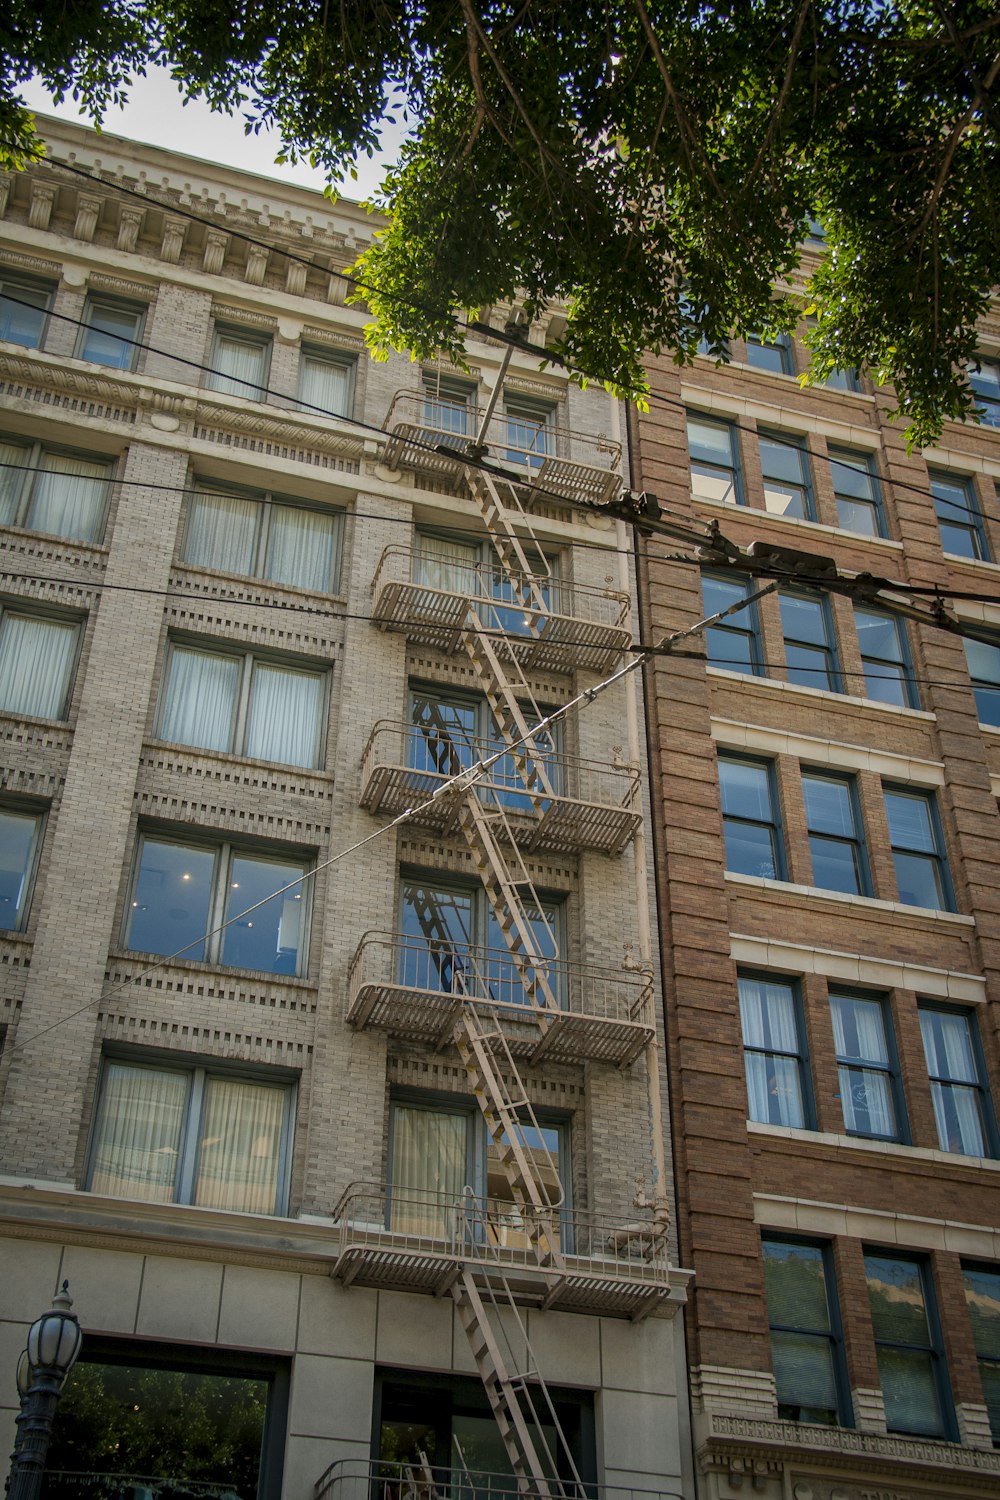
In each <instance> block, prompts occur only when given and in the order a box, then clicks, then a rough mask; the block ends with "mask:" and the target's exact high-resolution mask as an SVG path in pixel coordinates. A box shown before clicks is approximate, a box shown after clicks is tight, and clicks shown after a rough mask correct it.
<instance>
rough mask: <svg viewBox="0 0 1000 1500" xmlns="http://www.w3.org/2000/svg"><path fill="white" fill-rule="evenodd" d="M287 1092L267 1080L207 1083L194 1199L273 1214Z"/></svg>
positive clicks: (246, 1211)
mask: <svg viewBox="0 0 1000 1500" xmlns="http://www.w3.org/2000/svg"><path fill="white" fill-rule="evenodd" d="M287 1097H288V1096H287V1093H286V1091H285V1089H282V1088H272V1087H269V1086H268V1085H266V1084H260V1083H244V1082H241V1081H239V1080H236V1079H221V1078H209V1079H207V1080H206V1083H205V1105H204V1109H203V1112H202V1122H201V1142H200V1146H199V1151H198V1174H197V1180H196V1182H195V1190H194V1202H195V1203H199V1204H201V1205H203V1206H204V1207H205V1208H226V1209H229V1210H231V1211H232V1212H233V1213H241V1214H273V1213H274V1212H275V1209H276V1207H277V1195H278V1179H279V1175H280V1168H281V1135H282V1123H283V1121H284V1118H285V1104H286V1100H287Z"/></svg>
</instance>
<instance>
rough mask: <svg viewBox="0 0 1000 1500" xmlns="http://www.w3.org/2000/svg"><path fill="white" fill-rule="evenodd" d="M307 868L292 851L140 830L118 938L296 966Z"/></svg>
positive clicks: (230, 959)
mask: <svg viewBox="0 0 1000 1500" xmlns="http://www.w3.org/2000/svg"><path fill="white" fill-rule="evenodd" d="M311 868H312V866H311V863H310V862H309V861H307V860H305V859H303V858H302V857H301V856H297V855H294V854H288V855H282V854H281V853H278V852H275V851H272V850H263V849H260V848H255V847H253V846H250V847H246V846H242V845H236V846H234V845H232V844H228V843H219V844H210V843H207V842H205V843H200V842H199V843H196V842H194V841H191V840H181V839H178V838H174V837H171V836H170V835H169V834H166V833H164V834H160V833H153V832H150V833H145V834H142V835H140V838H139V846H138V850H137V853H136V860H135V869H134V871H133V875H132V881H131V885H130V894H129V899H128V907H127V910H126V913H125V923H124V935H123V941H124V945H125V947H126V948H129V949H132V950H133V951H134V952H138V953H157V954H161V955H164V956H166V957H170V958H178V959H182V960H194V961H196V962H199V961H200V962H204V963H211V964H219V965H222V966H224V967H227V968H228V967H233V968H240V969H254V970H257V971H258V972H261V973H265V974H287V975H296V974H302V973H304V972H305V969H306V963H307V944H308V925H309V909H310V901H311V896H312V881H311V880H310V879H309V878H308V877H309V873H310V870H311Z"/></svg>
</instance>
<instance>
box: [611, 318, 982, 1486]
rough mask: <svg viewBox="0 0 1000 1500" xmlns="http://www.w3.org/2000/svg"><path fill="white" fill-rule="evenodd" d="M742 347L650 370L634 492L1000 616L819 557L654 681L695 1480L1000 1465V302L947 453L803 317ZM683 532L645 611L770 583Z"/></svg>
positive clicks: (649, 576)
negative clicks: (769, 340) (949, 613)
mask: <svg viewBox="0 0 1000 1500" xmlns="http://www.w3.org/2000/svg"><path fill="white" fill-rule="evenodd" d="M803 332H805V330H804V329H800V333H803ZM730 352H731V355H732V364H731V365H730V366H728V367H717V366H716V365H715V364H714V362H713V361H711V360H709V359H707V358H699V359H698V360H697V361H696V363H695V366H694V367H693V368H692V369H686V370H684V371H678V370H677V369H676V368H675V367H674V366H672V365H670V364H668V363H667V362H666V361H663V362H661V363H658V364H657V365H656V366H655V367H654V372H653V389H654V392H655V396H654V401H653V403H652V405H651V408H650V411H649V414H648V416H646V417H643V418H641V419H639V420H638V421H637V426H636V436H637V442H636V446H635V453H634V474H633V482H634V484H635V485H636V487H637V488H645V489H648V490H651V491H653V492H654V493H655V494H656V495H657V496H658V497H659V499H660V501H661V502H662V503H663V504H665V505H666V506H669V508H670V510H671V512H672V513H673V514H675V515H676V514H678V513H679V514H680V515H682V516H686V517H687V518H688V520H689V522H690V524H691V526H692V528H693V529H694V530H696V531H702V532H703V531H704V530H705V528H706V527H707V525H708V524H709V523H716V522H717V523H718V525H719V527H720V528H721V530H722V532H723V534H724V535H725V536H726V537H728V538H729V539H731V540H732V541H734V542H736V543H738V544H740V545H741V546H742V547H746V546H748V545H749V544H750V543H752V542H761V543H766V544H772V545H775V546H778V547H784V548H794V549H797V550H799V551H803V552H806V553H810V554H818V555H820V556H825V557H831V558H833V559H835V560H836V562H837V564H838V565H839V567H840V568H841V569H842V570H845V571H848V572H850V571H853V572H859V573H862V572H868V573H871V574H872V575H874V576H875V577H876V578H883V579H888V580H891V581H893V582H896V583H899V584H903V585H912V586H915V587H917V588H918V589H920V588H923V589H925V590H927V591H928V592H927V593H925V594H924V595H922V596H921V595H916V596H914V600H915V602H916V603H921V602H922V603H923V605H924V613H925V614H926V613H927V608H926V606H927V601H928V599H929V598H930V591H932V590H933V589H934V587H935V586H940V587H941V589H942V591H943V593H944V595H945V596H946V597H949V596H950V597H951V598H952V599H953V600H954V606H953V607H954V609H955V611H957V613H958V615H959V616H960V617H961V618H962V619H964V620H966V621H969V622H974V623H976V624H977V625H978V626H980V627H985V628H986V631H987V634H986V638H985V639H983V640H981V641H980V642H977V643H971V644H968V647H967V648H966V644H965V643H963V640H962V639H961V638H959V637H958V636H956V635H954V634H949V633H947V632H945V631H944V630H941V629H937V628H932V627H930V626H928V625H926V624H921V623H919V622H915V621H914V620H912V619H907V618H904V617H903V616H900V615H899V614H896V613H894V612H893V611H892V610H890V609H887V608H886V605H885V603H884V596H880V598H879V599H876V598H872V597H868V598H866V597H864V596H858V597H856V598H854V599H852V598H850V597H844V596H843V595H837V594H830V593H828V592H827V591H825V590H823V589H822V588H820V589H815V588H814V589H810V588H809V587H808V583H803V584H800V585H796V584H795V583H794V581H793V582H791V583H789V584H788V585H787V586H783V587H782V588H781V589H780V590H778V591H777V592H771V593H768V594H767V595H766V597H761V598H760V599H758V600H756V601H755V602H749V603H747V604H746V605H745V607H744V608H743V609H738V610H737V612H736V613H734V614H732V615H730V616H728V618H727V619H726V620H725V621H722V622H720V623H719V625H717V626H716V627H714V628H713V629H711V630H710V631H709V632H708V633H707V636H706V638H705V639H704V642H703V647H702V648H698V649H694V650H690V651H689V652H688V653H687V654H686V655H685V656H684V657H683V658H681V657H660V658H658V659H657V661H656V662H655V665H654V666H653V667H652V668H651V669H650V671H649V674H648V676H647V679H646V686H647V695H648V701H649V707H650V717H651V721H652V729H651V736H650V742H651V745H652V747H653V750H652V754H653V758H654V762H655V764H654V765H653V767H652V769H651V782H652V785H653V788H654V792H653V798H654V802H655V804H656V806H657V808H659V807H660V806H662V808H663V819H662V824H661V825H660V827H659V829H658V837H657V841H656V857H655V863H656V869H657V879H658V889H659V906H660V922H661V941H662V957H663V983H664V990H665V994H666V1002H667V1017H668V1040H667V1049H668V1059H669V1069H668V1071H669V1076H670V1087H671V1109H672V1122H673V1136H674V1161H675V1174H676V1175H675V1181H676V1190H677V1195H678V1215H679V1224H678V1232H679V1237H680V1258H681V1261H682V1263H683V1264H685V1265H688V1266H691V1267H692V1268H693V1270H694V1272H695V1281H694V1289H693V1292H692V1300H691V1304H690V1306H689V1309H688V1320H687V1330H688V1357H689V1364H690V1377H691V1391H692V1420H693V1431H694V1447H695V1464H696V1472H697V1483H698V1493H699V1494H700V1495H703V1496H705V1497H709V1496H710V1497H712V1500H723V1497H726V1500H728V1497H736V1496H745V1495H747V1494H749V1493H750V1492H753V1493H754V1494H755V1495H758V1494H759V1495H761V1496H762V1497H763V1496H768V1497H771V1500H778V1497H779V1496H780V1497H782V1500H792V1497H794V1500H875V1497H878V1500H888V1497H892V1500H939V1497H943V1496H954V1497H959V1496H961V1497H969V1500H971V1497H973V1496H975V1497H986V1496H988V1495H995V1494H997V1493H998V1492H1000V1452H997V1451H995V1450H996V1448H997V1447H998V1446H1000V1159H998V1157H1000V1139H998V1136H997V1122H996V1103H997V1098H998V1093H997V1091H998V1088H1000V988H998V985H1000V977H998V972H997V965H998V961H1000V949H998V938H1000V931H998V925H997V922H998V894H997V892H998V879H997V876H998V860H1000V821H998V815H997V800H996V799H997V794H998V791H1000V586H998V577H1000V575H998V566H997V561H996V560H997V559H1000V509H998V499H997V495H998V485H1000V430H998V429H1000V399H998V398H1000V364H998V362H997V358H998V353H1000V323H998V322H996V321H995V319H994V321H992V322H990V323H989V324H988V325H987V326H986V327H985V328H984V330H983V355H984V363H983V366H982V369H981V371H980V372H979V373H978V375H977V376H976V381H977V385H978V389H979V391H980V393H981V396H982V400H983V408H984V412H985V421H984V424H983V425H982V426H975V425H967V426H959V425H956V424H949V425H947V426H946V428H945V431H944V434H943V436H942V438H941V442H940V446H939V447H938V448H936V449H934V450H933V451H928V452H919V451H917V452H913V453H909V454H908V453H907V451H906V447H905V444H904V442H903V439H902V436H901V429H900V424H898V423H895V422H893V421H892V420H891V419H890V413H891V409H892V404H893V403H892V399H891V396H888V395H886V394H885V393H883V392H879V391H874V390H873V389H872V388H871V387H870V386H869V385H868V384H866V383H865V381H864V380H863V379H856V378H855V377H854V375H853V374H845V375H843V376H841V377H839V378H838V380H837V382H836V383H835V384H833V385H830V386H827V387H819V388H807V389H803V388H801V387H800V385H799V384H798V382H797V380H796V379H795V375H796V374H797V373H798V372H800V371H801V370H802V369H804V368H805V365H806V363H807V361H808V354H807V351H806V350H805V348H804V345H803V344H802V342H801V340H800V338H796V339H794V340H790V341H789V342H788V343H787V345H779V346H774V345H767V344H761V343H759V342H755V343H751V344H750V345H746V344H743V343H741V342H740V343H737V342H734V344H733V346H732V348H731V351H730ZM683 550H684V549H683V548H677V547H674V546H673V545H672V544H671V543H670V542H669V541H662V540H659V539H654V540H650V541H649V542H648V543H647V544H645V545H644V547H643V562H642V567H641V576H640V610H641V623H642V630H643V634H644V635H650V636H652V637H654V638H658V637H659V636H661V635H662V634H663V633H664V632H665V631H668V630H674V629H679V628H685V627H688V626H690V625H691V624H693V623H694V622H696V621H697V620H699V619H701V618H703V617H704V616H707V615H710V614H713V613H715V612H717V611H720V610H722V609H724V608H726V607H728V606H730V605H734V604H735V605H737V606H738V605H739V602H740V600H741V599H745V598H747V596H748V594H749V593H750V592H753V591H756V589H757V587H758V585H757V584H756V583H751V582H749V581H748V580H747V579H746V577H745V575H744V576H742V577H741V576H740V575H738V574H736V573H734V572H732V571H727V569H726V568H725V567H721V568H715V569H713V568H712V567H711V566H710V565H706V566H705V567H704V568H699V567H698V566H697V565H693V564H692V563H691V562H681V561H676V560H671V558H670V557H668V554H674V553H676V552H678V551H680V552H683ZM813 571H815V570H813ZM963 596H964V597H963ZM991 629H992V630H993V631H995V632H996V643H995V644H994V643H992V642H991V641H990V638H989V631H990V630H991ZM967 649H968V655H967Z"/></svg>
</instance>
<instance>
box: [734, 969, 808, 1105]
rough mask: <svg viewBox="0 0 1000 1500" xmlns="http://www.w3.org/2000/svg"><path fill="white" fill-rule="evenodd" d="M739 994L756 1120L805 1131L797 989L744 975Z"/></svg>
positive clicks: (749, 1092)
mask: <svg viewBox="0 0 1000 1500" xmlns="http://www.w3.org/2000/svg"><path fill="white" fill-rule="evenodd" d="M739 995H740V1021H741V1023H742V1027H743V1049H744V1051H743V1056H744V1063H745V1068H746V1081H747V1104H748V1107H749V1115H750V1119H751V1120H757V1121H758V1122H760V1123H761V1124H763V1125H791V1126H794V1127H795V1128H796V1129H803V1128H804V1127H805V1126H806V1125H807V1124H808V1123H809V1122H808V1121H807V1119H806V1096H805V1089H804V1086H803V1077H804V1057H803V1046H802V1041H801V1035H800V1018H799V1007H798V997H797V996H796V993H795V986H794V985H793V984H791V983H790V982H789V981H788V980H780V979H763V978H760V977H756V976H753V975H749V974H741V975H740V976H739Z"/></svg>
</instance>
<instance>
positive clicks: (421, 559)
mask: <svg viewBox="0 0 1000 1500" xmlns="http://www.w3.org/2000/svg"><path fill="white" fill-rule="evenodd" d="M478 561H479V548H478V547H476V546H473V545H472V544H470V543H469V542H452V541H448V540H446V539H444V538H441V537H433V538H430V537H422V538H421V540H420V551H419V553H418V555H417V559H416V569H415V576H414V579H413V581H414V583H422V584H424V585H425V586H426V587H427V588H431V589H448V590H449V592H451V593H453V594H476V595H481V594H484V593H485V588H484V585H483V581H482V579H481V578H480V577H479V574H478V573H477V571H476V564H477V563H478Z"/></svg>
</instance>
